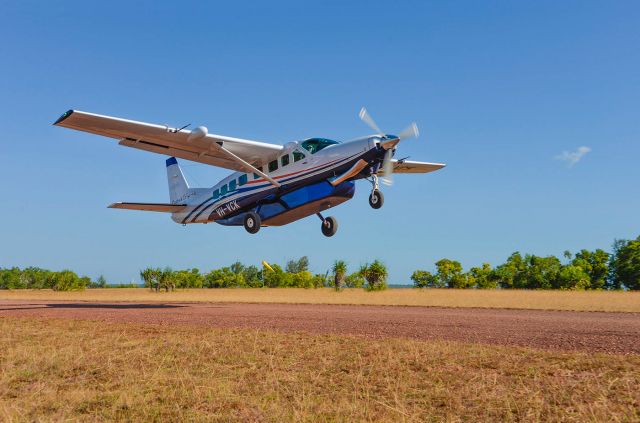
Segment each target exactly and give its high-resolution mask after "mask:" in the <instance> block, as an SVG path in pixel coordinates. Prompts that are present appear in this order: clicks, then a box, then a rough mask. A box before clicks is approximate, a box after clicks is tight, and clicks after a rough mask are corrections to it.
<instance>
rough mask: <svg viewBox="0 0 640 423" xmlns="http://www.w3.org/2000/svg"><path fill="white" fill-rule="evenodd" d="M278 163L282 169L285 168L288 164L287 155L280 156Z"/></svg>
mask: <svg viewBox="0 0 640 423" xmlns="http://www.w3.org/2000/svg"><path fill="white" fill-rule="evenodd" d="M280 163H281V164H282V167H285V166H286V165H288V164H289V155H288V154H286V155H284V156H282V157H281V158H280Z"/></svg>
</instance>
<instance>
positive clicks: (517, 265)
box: [494, 251, 527, 289]
mask: <svg viewBox="0 0 640 423" xmlns="http://www.w3.org/2000/svg"><path fill="white" fill-rule="evenodd" d="M526 269H527V265H526V263H525V262H524V260H523V258H522V255H521V254H520V253H519V252H517V251H516V252H515V253H513V254H511V255H510V256H509V258H508V259H507V261H506V262H505V263H503V264H501V265H499V266H497V267H496V269H495V271H494V274H495V276H496V278H497V280H498V285H500V287H501V288H505V289H509V288H522V286H523V285H525V282H524V281H525V274H526Z"/></svg>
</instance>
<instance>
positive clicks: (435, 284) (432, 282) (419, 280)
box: [411, 270, 445, 288]
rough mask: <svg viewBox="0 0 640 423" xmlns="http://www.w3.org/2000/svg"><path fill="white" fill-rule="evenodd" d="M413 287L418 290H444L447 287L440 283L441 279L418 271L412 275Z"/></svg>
mask: <svg viewBox="0 0 640 423" xmlns="http://www.w3.org/2000/svg"><path fill="white" fill-rule="evenodd" d="M411 280H412V281H413V286H414V287H416V288H444V287H445V285H443V284H441V283H440V279H438V278H437V277H435V276H434V275H432V274H431V272H429V271H426V270H416V271H415V272H413V274H411Z"/></svg>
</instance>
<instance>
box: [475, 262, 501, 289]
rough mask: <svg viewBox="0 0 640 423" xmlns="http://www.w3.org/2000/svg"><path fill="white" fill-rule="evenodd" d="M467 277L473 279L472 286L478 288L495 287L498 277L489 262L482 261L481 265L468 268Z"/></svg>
mask: <svg viewBox="0 0 640 423" xmlns="http://www.w3.org/2000/svg"><path fill="white" fill-rule="evenodd" d="M469 279H470V280H472V281H473V286H475V287H476V288H479V289H495V288H497V287H498V277H497V275H496V272H495V271H494V270H493V269H491V265H490V264H489V263H482V267H472V268H471V269H469Z"/></svg>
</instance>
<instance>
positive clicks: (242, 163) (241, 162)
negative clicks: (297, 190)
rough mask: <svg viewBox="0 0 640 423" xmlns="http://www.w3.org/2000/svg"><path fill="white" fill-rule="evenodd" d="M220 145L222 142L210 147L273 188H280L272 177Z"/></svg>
mask: <svg viewBox="0 0 640 423" xmlns="http://www.w3.org/2000/svg"><path fill="white" fill-rule="evenodd" d="M222 144H223V143H222V141H218V142H216V143H213V144H212V147H214V148H215V149H216V150H219V151H221V152H223V153H224V154H225V156H227V157H229V158H230V159H231V160H233V161H234V162H236V163H238V164H239V165H240V166H241V167H243V168H244V170H246V171H247V172H253V173H255V174H257V175H260V176H262V177H263V178H264V179H266V180H267V181H269V182H271V184H273V185H274V186H276V187H278V188H280V187H281V186H282V185H281V184H280V183H279V182H278V181H276V180H275V179H273V178H272V177H270V176H269V175H267V174H266V173H264V172H263V171H261V170H260V169H258V168H257V167H255V166H253V165H251V164H250V163H248V162H246V161H244V160H242V159H241V158H240V157H238V156H236V155H235V154H233V153H232V152H231V151H229V150H227V149H226V148H224V146H223V145H222Z"/></svg>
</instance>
